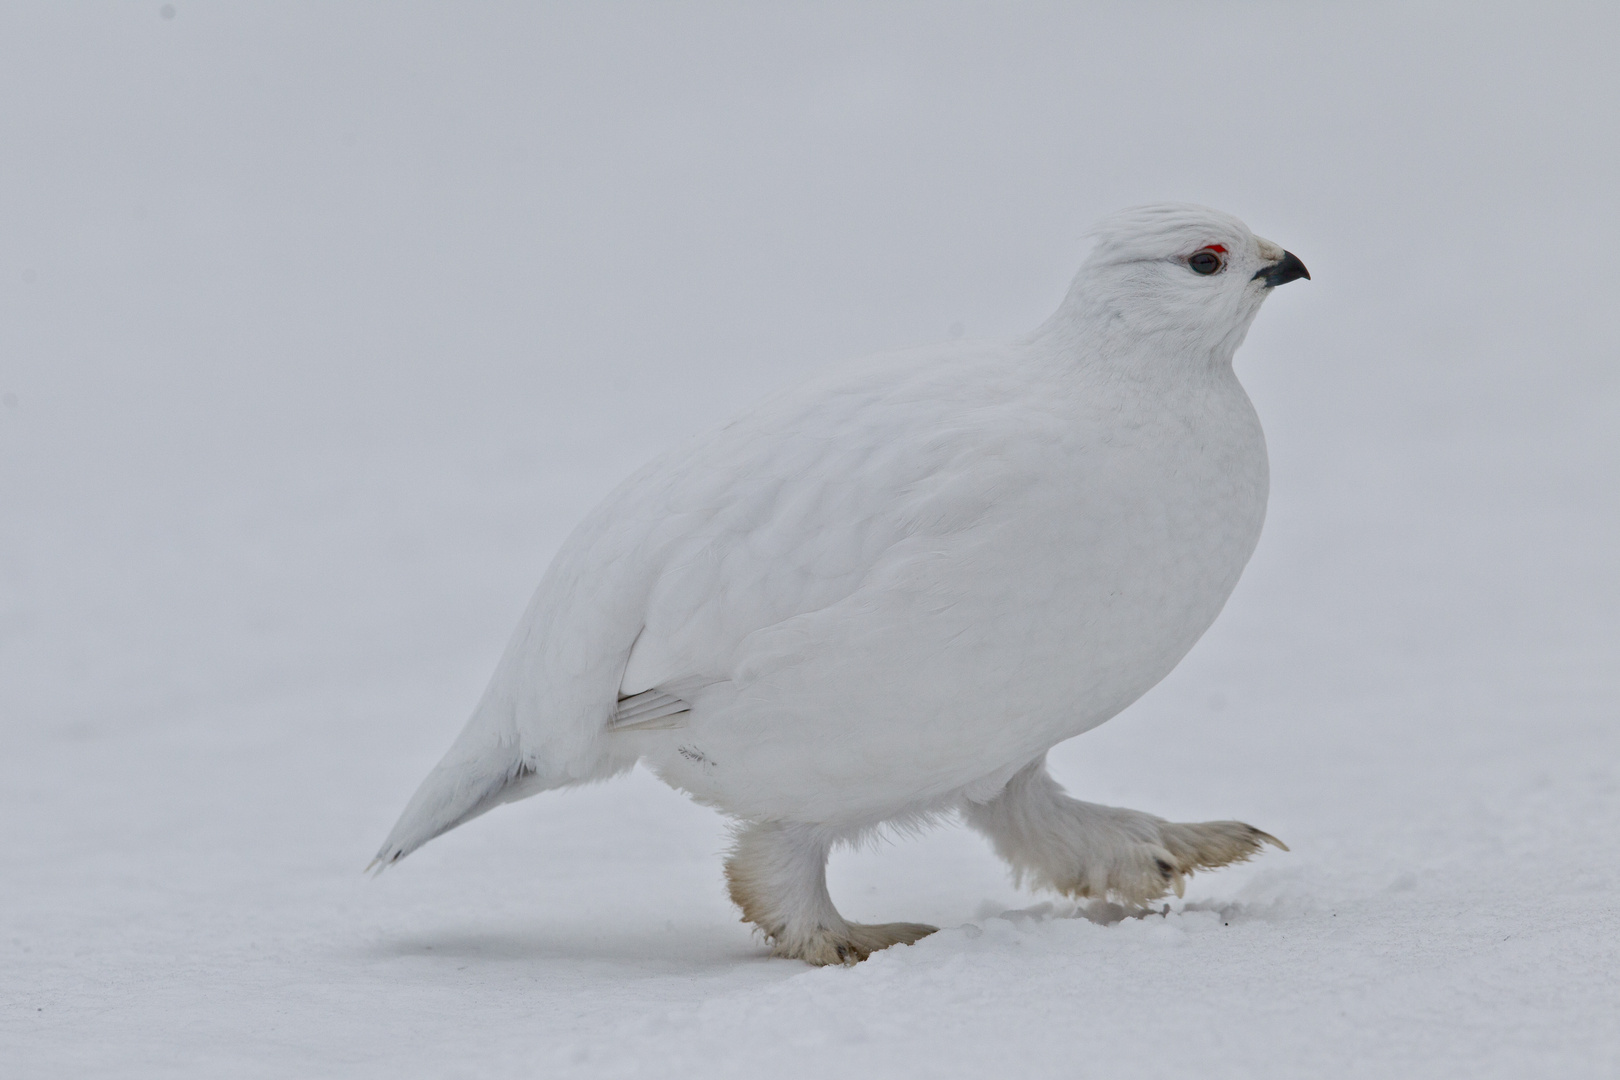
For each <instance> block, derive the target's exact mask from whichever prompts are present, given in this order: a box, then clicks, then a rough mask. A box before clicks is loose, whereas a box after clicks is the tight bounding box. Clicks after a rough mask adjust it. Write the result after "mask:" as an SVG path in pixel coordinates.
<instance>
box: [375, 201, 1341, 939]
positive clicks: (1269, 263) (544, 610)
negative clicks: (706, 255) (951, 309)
mask: <svg viewBox="0 0 1620 1080" xmlns="http://www.w3.org/2000/svg"><path fill="white" fill-rule="evenodd" d="M1090 238H1091V241H1092V243H1091V247H1090V250H1089V254H1088V255H1087V257H1086V258H1085V259H1084V261H1083V264H1082V265H1081V267H1080V269H1079V272H1078V273H1077V274H1076V275H1075V277H1074V279H1073V281H1072V283H1071V285H1070V287H1069V289H1068V291H1067V293H1066V295H1065V296H1064V298H1063V300H1062V302H1061V303H1060V305H1059V306H1058V308H1057V310H1056V312H1055V313H1054V314H1053V315H1052V316H1051V317H1050V318H1049V319H1047V320H1046V321H1045V322H1044V323H1042V324H1041V325H1040V326H1039V327H1037V328H1036V329H1035V330H1034V331H1033V332H1030V333H1027V334H1025V335H1023V336H1021V337H1018V338H1015V339H1013V340H1010V341H1001V342H976V341H971V340H963V339H955V340H951V341H947V342H943V343H939V344H934V345H927V346H922V347H918V348H910V349H902V350H899V351H894V352H889V353H884V354H880V355H877V356H870V357H866V358H863V359H859V360H856V361H853V362H849V363H844V364H841V365H838V366H835V367H833V368H831V369H829V370H827V371H825V372H823V373H822V374H820V375H817V376H815V377H813V378H811V379H810V380H809V381H807V382H804V383H803V384H801V385H798V386H795V387H793V388H790V389H787V390H785V391H782V392H780V393H777V394H776V395H774V396H772V397H769V398H767V399H766V400H764V401H763V402H761V403H760V404H758V405H757V406H755V407H754V408H752V409H751V410H749V411H747V412H746V413H744V414H743V415H741V416H738V417H737V418H735V419H733V420H732V421H730V422H729V423H727V424H725V425H724V426H722V427H720V428H718V429H717V430H714V431H711V432H708V433H706V434H702V435H699V436H697V437H695V438H693V439H692V440H691V441H688V442H687V443H685V444H684V445H682V446H680V447H678V448H676V449H673V450H671V451H669V452H666V453H665V454H663V455H662V456H660V457H658V458H656V459H654V460H653V461H652V462H650V463H649V464H647V465H646V466H645V467H643V468H641V469H640V470H639V471H637V472H635V473H634V474H633V475H631V476H630V477H629V478H628V479H627V480H625V481H624V482H623V483H622V484H621V485H620V486H619V487H618V488H617V489H616V490H614V491H613V492H612V493H611V494H609V495H608V496H607V498H606V499H605V500H604V501H603V502H602V503H601V504H600V505H599V506H597V507H596V509H595V510H594V511H592V512H591V513H590V514H589V515H588V516H586V517H585V518H584V520H583V521H582V522H581V523H580V524H579V525H578V527H577V528H576V529H575V530H574V532H573V533H572V534H571V535H570V536H569V538H568V539H567V540H566V541H565V542H564V543H563V545H562V546H561V548H560V549H559V550H558V552H557V554H556V556H555V557H554V559H553V561H552V562H551V564H550V566H549V568H548V569H547V570H546V572H545V574H544V575H543V578H542V580H541V582H540V585H539V587H538V589H537V590H536V592H535V593H534V595H533V598H532V600H531V601H530V602H529V605H528V607H527V609H526V611H525V612H524V614H523V616H522V618H521V620H520V622H519V625H518V627H517V630H516V632H515V633H514V634H513V636H512V638H511V639H510V643H509V644H508V646H507V648H506V650H505V652H504V654H503V655H502V656H501V658H500V660H499V662H498V663H497V665H496V668H495V671H494V674H493V676H492V677H491V679H490V682H489V684H488V687H487V689H486V690H485V692H484V694H483V696H482V698H481V699H480V700H479V702H478V704H477V706H476V707H475V709H474V710H473V712H472V715H471V717H470V719H469V720H468V721H467V723H466V725H465V727H464V728H463V729H462V731H461V733H460V735H459V736H458V737H457V738H456V739H455V740H454V742H453V743H452V745H451V746H450V748H449V750H448V751H447V752H446V753H445V754H444V757H443V759H442V760H441V761H440V762H439V763H438V765H437V766H436V767H435V768H433V770H432V771H431V772H430V773H429V774H428V776H427V777H426V779H425V780H423V782H422V784H421V786H420V787H419V788H418V789H417V791H416V793H415V795H414V796H413V797H412V798H411V799H410V800H409V802H408V804H407V805H406V807H405V809H404V811H403V813H402V814H401V816H400V818H399V819H398V823H397V824H396V825H395V826H394V828H393V830H392V832H391V833H390V834H389V836H388V838H387V840H386V842H385V843H384V844H383V846H382V848H381V850H379V851H378V853H377V856H376V858H375V859H374V860H373V866H374V867H376V868H377V872H378V873H380V872H381V871H382V869H383V868H386V867H387V866H389V865H391V864H393V863H395V862H398V861H399V860H400V859H401V858H403V857H404V856H406V855H408V854H409V853H410V852H412V851H414V850H415V849H416V848H418V847H420V846H421V845H422V844H424V843H426V842H427V841H428V840H431V839H433V838H434V837H437V836H439V835H440V834H442V833H445V832H447V831H449V830H450V829H453V828H456V827H457V826H459V825H462V824H465V823H466V822H468V821H470V820H472V819H473V818H475V817H478V816H479V815H481V814H483V813H485V812H487V811H489V810H491V809H492V808H494V807H496V806H498V805H500V804H502V803H507V802H511V801H514V800H517V799H523V798H527V797H528V796H531V795H534V794H537V793H539V792H543V791H548V790H554V789H558V788H565V787H569V786H572V785H578V784H583V783H587V782H591V781H598V780H603V779H606V778H609V777H612V776H615V775H618V774H621V773H624V772H626V771H628V770H630V769H631V768H633V767H634V766H635V765H636V764H637V763H642V764H644V765H645V766H646V767H647V768H648V769H650V770H651V771H652V772H653V773H654V774H656V775H657V776H658V777H659V778H660V779H662V780H663V781H664V782H665V783H667V784H669V785H670V786H671V787H674V788H676V789H678V790H680V791H683V792H685V793H687V794H688V795H689V796H690V797H691V798H693V799H695V800H696V801H697V802H699V803H701V804H704V805H707V806H710V807H713V808H715V809H717V810H719V811H720V812H721V813H723V814H724V815H726V816H728V817H729V818H730V819H731V820H732V828H733V830H734V837H733V839H734V843H733V846H732V848H731V850H730V852H729V855H728V856H727V858H726V862H725V867H724V871H725V881H726V886H727V889H728V891H729V894H730V897H731V899H732V900H733V901H734V903H735V904H736V905H737V907H738V908H740V909H741V913H742V918H743V921H745V922H748V923H752V924H753V925H754V926H755V928H756V930H757V931H758V932H759V933H760V934H761V935H762V936H763V939H764V942H765V943H766V944H768V945H769V947H770V949H771V951H772V952H773V954H775V955H777V956H782V957H788V958H796V959H799V960H803V961H806V962H808V963H810V964H814V965H825V964H852V963H855V962H858V961H860V960H863V959H865V958H866V957H868V956H869V955H870V954H872V953H873V952H876V951H877V950H880V949H884V948H887V947H889V946H892V945H896V944H911V943H913V942H916V941H917V940H919V939H921V938H922V937H924V936H926V935H927V934H929V933H932V932H933V931H934V930H935V929H936V928H935V927H932V926H928V925H924V924H920V923H885V924H862V923H856V922H851V921H848V920H846V919H845V918H844V917H843V916H842V915H841V914H840V913H839V912H838V910H837V908H836V907H835V905H834V904H833V901H832V898H831V896H830V894H829V892H828V889H827V880H826V863H827V858H828V855H829V853H830V852H831V851H832V850H833V849H834V848H835V847H837V846H838V845H841V844H849V843H854V842H857V841H858V840H860V839H862V838H864V837H867V836H870V835H871V834H873V832H874V831H876V830H880V829H883V828H886V827H888V828H896V827H898V828H906V827H914V826H921V825H925V824H931V823H934V822H936V821H940V820H944V819H948V818H951V817H953V816H954V817H955V818H956V819H958V820H960V821H962V822H965V823H966V824H967V825H968V826H969V827H971V828H973V829H976V830H978V831H979V832H981V833H982V834H984V836H985V837H986V838H988V840H989V842H990V845H991V847H992V849H993V850H994V851H995V852H996V854H997V855H999V856H1000V857H1001V858H1002V859H1004V860H1005V861H1006V862H1007V863H1008V864H1009V866H1010V867H1011V869H1012V871H1013V873H1014V876H1015V878H1016V879H1017V880H1019V881H1021V882H1024V883H1027V884H1031V885H1033V886H1036V887H1040V888H1045V889H1050V890H1055V891H1057V892H1059V893H1061V894H1064V895H1067V896H1070V897H1074V898H1077V899H1082V898H1093V899H1107V900H1109V901H1111V902H1116V903H1120V904H1123V905H1126V906H1127V908H1130V909H1141V908H1142V907H1143V905H1146V904H1148V903H1150V902H1152V901H1154V900H1158V899H1161V898H1163V897H1165V896H1167V895H1168V894H1169V892H1170V891H1172V890H1173V891H1175V892H1176V894H1177V895H1181V894H1182V891H1183V888H1184V884H1183V883H1184V879H1185V878H1186V877H1187V876H1188V875H1191V874H1192V873H1194V872H1195V871H1200V870H1209V869H1213V868H1216V867H1220V866H1225V865H1227V864H1230V863H1236V862H1241V861H1243V860H1246V859H1248V858H1250V857H1252V856H1254V855H1256V854H1258V853H1259V852H1260V851H1261V850H1262V849H1263V846H1264V845H1266V844H1271V845H1275V846H1276V847H1278V848H1283V849H1284V850H1286V847H1285V845H1283V844H1282V842H1281V841H1279V840H1277V839H1276V838H1275V837H1273V836H1271V835H1270V834H1268V833H1265V832H1262V831H1261V830H1259V829H1257V828H1255V827H1253V826H1251V825H1247V824H1245V823H1242V822H1238V821H1209V822H1202V823H1175V822H1170V821H1167V820H1165V819H1163V818H1160V817H1157V816H1155V815H1152V814H1149V813H1145V812H1142V811H1137V810H1129V809H1124V808H1120V807H1110V806H1103V805H1098V804H1093V803H1087V802H1082V801H1080V800H1078V799H1076V798H1073V797H1072V796H1070V795H1068V794H1067V792H1066V791H1065V790H1064V789H1063V787H1062V786H1061V785H1059V784H1058V782H1057V781H1056V780H1055V779H1054V778H1053V777H1052V775H1051V773H1050V772H1049V771H1048V769H1047V765H1046V757H1047V752H1048V750H1050V749H1051V748H1052V747H1053V746H1055V745H1056V744H1058V743H1060V742H1063V741H1064V740H1067V739H1070V738H1073V737H1074V736H1077V735H1080V734H1082V733H1084V732H1086V731H1088V730H1090V729H1092V728H1094V727H1096V726H1097V725H1099V724H1101V723H1103V722H1104V721H1106V720H1108V719H1110V718H1111V717H1113V716H1115V715H1117V714H1118V713H1119V712H1120V711H1121V710H1123V709H1124V708H1126V706H1128V705H1130V704H1131V703H1132V702H1133V701H1135V700H1136V699H1138V698H1139V697H1141V696H1142V695H1143V694H1144V693H1146V692H1147V691H1148V690H1149V689H1150V688H1151V687H1153V686H1154V685H1155V684H1156V683H1158V682H1159V681H1160V680H1161V679H1163V678H1164V677H1165V676H1166V675H1167V674H1169V672H1170V671H1171V669H1172V668H1174V667H1175V666H1176V664H1177V663H1179V662H1180V660H1181V659H1182V657H1184V656H1185V655H1186V654H1187V652H1188V651H1189V650H1190V649H1191V648H1192V647H1193V645H1194V643H1196V642H1197V641H1198V639H1199V638H1200V637H1201V636H1202V635H1203V633H1204V631H1205V630H1207V629H1208V628H1209V626H1210V625H1211V624H1212V623H1213V621H1214V620H1215V618H1216V616H1217V615H1218V614H1219V613H1220V611H1221V609H1222V607H1223V606H1224V605H1225V603H1226V601H1227V598H1228V597H1229V596H1230V594H1231V593H1232V590H1233V588H1234V587H1235V586H1236V584H1237V581H1238V578H1239V575H1240V574H1241V573H1242V571H1243V569H1244V567H1245V565H1246V564H1247V563H1248V561H1249V557H1250V556H1251V554H1252V553H1253V552H1254V549H1255V546H1256V544H1257V543H1258V541H1259V537H1260V531H1261V526H1262V523H1263V521H1264V518H1265V511H1266V502H1267V496H1268V489H1269V465H1268V460H1267V454H1266V445H1265V437H1264V435H1263V433H1262V430H1261V427H1260V422H1259V419H1258V416H1257V415H1256V412H1255V409H1254V407H1253V405H1252V404H1251V402H1250V400H1249V397H1248V395H1247V394H1246V393H1245V391H1244V389H1243V387H1242V385H1241V384H1240V383H1239V381H1238V379H1237V376H1236V374H1235V373H1234V370H1233V362H1232V361H1233V354H1234V353H1235V352H1236V350H1237V349H1238V347H1239V345H1240V344H1241V343H1242V342H1243V339H1244V337H1245V335H1246V334H1247V332H1248V329H1249V326H1250V324H1251V323H1252V322H1253V320H1254V318H1255V315H1256V314H1257V313H1258V311H1259V310H1260V306H1261V304H1262V302H1263V301H1264V300H1265V299H1266V298H1267V297H1268V296H1269V295H1270V294H1271V291H1272V290H1273V289H1274V288H1276V287H1277V286H1279V285H1282V284H1284V283H1287V282H1290V281H1294V280H1296V279H1299V278H1309V277H1310V274H1309V272H1308V271H1307V270H1306V268H1305V265H1304V263H1302V262H1301V261H1300V260H1299V258H1298V257H1296V256H1295V255H1294V254H1292V253H1291V252H1289V251H1286V250H1284V249H1283V248H1282V247H1281V246H1279V245H1277V244H1275V243H1273V242H1271V241H1269V240H1265V239H1263V238H1260V237H1258V236H1256V235H1255V234H1254V233H1252V232H1251V231H1250V230H1249V228H1248V227H1247V226H1246V225H1245V224H1244V223H1243V222H1242V221H1240V220H1239V219H1238V218H1236V217H1234V216H1232V215H1230V214H1227V213H1223V212H1221V211H1218V210H1213V209H1210V208H1208V207H1203V206H1197V205H1193V204H1187V203H1157V204H1152V205H1145V206H1136V207H1131V208H1127V209H1125V210H1121V211H1118V212H1117V213H1114V214H1111V215H1109V216H1107V217H1105V218H1103V219H1102V220H1101V221H1100V222H1099V223H1098V224H1097V225H1096V226H1095V227H1094V228H1093V230H1092V231H1091V234H1090Z"/></svg>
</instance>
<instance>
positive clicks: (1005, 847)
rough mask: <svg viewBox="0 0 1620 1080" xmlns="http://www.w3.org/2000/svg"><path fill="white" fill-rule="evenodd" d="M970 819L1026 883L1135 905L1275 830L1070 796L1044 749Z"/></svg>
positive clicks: (969, 813) (1247, 854)
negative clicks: (1185, 820) (1170, 816)
mask: <svg viewBox="0 0 1620 1080" xmlns="http://www.w3.org/2000/svg"><path fill="white" fill-rule="evenodd" d="M964 816H965V817H966V819H967V822H968V824H969V825H971V826H973V827H974V828H975V829H977V830H979V831H980V832H982V833H984V835H985V836H987V837H989V839H990V843H991V845H992V846H993V847H994V848H995V850H996V854H997V855H1000V856H1001V857H1002V858H1003V859H1005V860H1007V862H1008V863H1009V864H1010V865H1011V866H1012V868H1013V871H1014V873H1015V874H1016V875H1017V876H1018V879H1019V881H1020V882H1023V881H1025V880H1028V881H1029V883H1030V884H1032V885H1035V886H1037V887H1041V888H1048V889H1056V890H1057V891H1058V892H1061V893H1064V894H1066V895H1069V896H1076V897H1097V898H1103V897H1108V896H1112V897H1113V898H1114V899H1116V900H1118V901H1119V902H1120V903H1122V904H1124V905H1126V906H1128V907H1137V906H1140V905H1142V904H1145V903H1147V902H1148V901H1150V900H1157V899H1158V898H1159V897H1161V896H1163V895H1164V894H1165V893H1167V892H1169V891H1171V890H1174V891H1175V893H1176V895H1177V896H1180V895H1181V894H1182V889H1183V884H1184V883H1183V879H1184V878H1185V877H1186V876H1187V875H1189V874H1191V873H1193V871H1195V870H1211V869H1214V868H1215V867H1217V866H1226V865H1227V864H1229V863H1236V862H1243V861H1244V860H1246V859H1249V858H1251V857H1252V856H1254V855H1256V854H1258V853H1259V851H1260V848H1261V847H1262V846H1263V845H1265V844H1275V845H1276V846H1277V847H1279V848H1282V849H1283V850H1284V851H1287V850H1288V846H1287V845H1286V844H1284V843H1283V842H1282V841H1281V840H1278V839H1277V838H1276V837H1274V836H1271V835H1269V834H1267V833H1263V832H1261V831H1260V830H1259V829H1256V828H1255V827H1254V826H1253V825H1245V824H1244V823H1243V822H1241V821H1206V822H1202V823H1200V824H1177V823H1175V822H1170V821H1166V820H1164V819H1163V818H1159V817H1154V816H1153V815H1152V814H1144V813H1142V812H1141V811H1140V810H1125V809H1121V808H1119V807H1114V806H1098V805H1096V804H1095V803H1085V802H1081V801H1080V800H1078V799H1071V798H1070V797H1069V796H1067V795H1065V794H1064V793H1063V788H1062V787H1061V786H1059V784H1058V782H1057V781H1056V780H1054V779H1052V775H1051V774H1050V773H1048V772H1047V771H1046V758H1045V756H1044V755H1043V756H1042V757H1040V758H1038V759H1037V760H1035V761H1033V762H1031V763H1030V764H1029V765H1027V766H1025V767H1024V769H1022V770H1021V771H1020V772H1019V773H1018V774H1017V775H1015V776H1014V777H1013V778H1012V779H1011V780H1010V781H1008V782H1007V786H1006V787H1005V788H1003V789H1002V790H1001V792H1000V793H999V794H998V795H996V797H995V798H993V799H991V800H990V801H988V802H984V803H971V802H970V803H968V804H967V806H966V808H965V809H964Z"/></svg>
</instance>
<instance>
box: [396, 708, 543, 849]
mask: <svg viewBox="0 0 1620 1080" xmlns="http://www.w3.org/2000/svg"><path fill="white" fill-rule="evenodd" d="M463 741H465V740H463ZM468 749H469V748H465V747H463V746H460V745H458V746H454V747H452V748H451V750H450V753H448V754H446V755H445V757H444V760H443V761H441V762H439V764H438V765H437V766H435V767H434V769H433V771H432V772H430V773H428V775H427V779H425V780H423V781H422V786H421V787H419V788H417V789H416V794H415V795H412V796H411V801H410V802H409V803H407V804H406V805H405V811H404V813H402V814H400V816H399V821H397V822H396V823H395V824H394V828H393V831H392V832H390V833H389V834H388V839H387V840H386V841H384V843H383V846H382V848H381V850H379V851H378V852H377V857H376V858H375V859H373V860H371V865H370V866H368V867H366V869H367V870H370V869H372V868H373V867H375V868H376V870H377V872H378V873H382V871H383V870H385V869H387V868H388V867H389V866H392V865H393V864H394V863H397V862H398V861H399V860H401V859H403V858H404V857H405V856H407V855H409V854H410V853H411V852H413V851H415V850H416V849H417V848H419V847H421V846H422V845H423V844H425V843H427V842H428V841H429V840H432V839H433V838H434V837H436V836H440V835H442V834H444V833H447V832H449V831H450V830H451V829H454V828H455V827H456V826H458V825H465V824H466V823H467V822H469V821H471V820H472V819H473V818H475V817H478V816H479V815H480V814H485V813H488V812H489V811H491V810H493V809H495V807H497V806H499V805H501V804H502V803H507V802H512V801H514V800H516V799H522V798H527V797H528V796H530V795H533V794H535V793H537V792H540V791H544V790H545V789H546V788H548V787H552V786H554V785H552V784H548V783H547V782H546V781H545V779H544V778H543V777H541V776H539V775H537V774H536V772H535V770H534V768H533V767H532V766H530V765H529V764H528V763H526V762H525V761H524V760H523V755H522V753H521V751H520V750H519V748H518V746H517V744H516V741H515V740H514V741H506V740H500V741H491V742H487V743H484V745H482V746H480V747H477V748H476V749H473V750H472V752H471V753H469V752H468Z"/></svg>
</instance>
